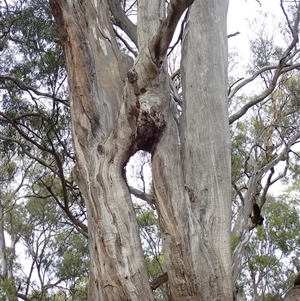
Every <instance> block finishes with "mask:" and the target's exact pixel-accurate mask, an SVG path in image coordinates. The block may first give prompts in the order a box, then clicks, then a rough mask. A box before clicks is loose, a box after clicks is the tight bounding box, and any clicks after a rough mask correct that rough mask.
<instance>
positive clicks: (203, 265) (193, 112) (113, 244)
mask: <svg viewBox="0 0 300 301" xmlns="http://www.w3.org/2000/svg"><path fill="white" fill-rule="evenodd" d="M192 2H193V1H179V0H178V1H171V2H170V4H169V9H168V12H167V14H166V13H165V7H164V2H162V1H160V0H152V1H138V22H137V41H138V47H139V55H138V57H137V60H136V62H135V63H134V65H133V62H132V60H131V59H130V58H128V57H126V56H124V55H122V54H121V53H120V51H119V50H118V47H117V44H116V41H115V39H114V37H113V29H112V26H111V23H110V20H109V11H108V2H107V1H92V0H87V1H84V2H82V1H76V0H68V1H65V0H50V3H51V6H52V9H53V12H54V15H55V18H56V21H57V24H58V26H59V28H60V35H61V41H62V44H63V47H64V51H65V55H66V62H67V69H68V80H69V90H70V107H71V117H72V130H73V140H74V146H75V150H76V158H77V164H76V167H75V168H74V178H75V180H76V182H77V183H78V186H79V188H80V190H81V192H82V193H83V195H84V197H85V200H86V206H87V212H88V226H89V246H90V257H91V266H90V283H89V300H143V301H144V300H154V299H153V295H152V290H151V286H150V283H149V280H148V276H147V272H146V267H145V264H144V260H143V254H142V248H141V242H140V238H139V231H138V226H137V221H136V217H135V213H134V209H133V206H132V202H131V198H130V188H129V187H128V186H127V183H126V180H125V178H124V177H123V169H124V166H125V165H126V163H127V161H128V160H129V158H130V157H131V156H132V155H133V154H134V153H135V152H136V151H138V150H146V151H149V152H151V154H152V158H153V170H152V173H153V184H154V193H155V200H156V202H155V206H156V208H157V212H158V216H159V226H160V229H161V232H162V239H163V248H164V256H165V261H166V266H167V273H168V279H169V284H170V290H171V298H172V300H181V301H182V300H190V301H191V300H208V299H210V300H231V299H232V289H231V266H230V262H231V258H230V201H231V199H230V143H229V137H230V135H229V125H228V116H227V108H226V104H227V101H226V98H227V91H226V85H227V33H226V26H225V24H226V13H227V6H228V3H227V1H221V2H220V1H216V0H215V1H209V2H208V1H204V0H196V1H195V2H194V4H193V6H192V9H191V14H190V20H189V25H188V27H187V31H186V37H185V42H184V52H183V63H182V74H183V82H184V87H183V89H184V105H183V115H182V122H181V127H180V128H179V127H178V123H177V121H176V119H175V118H174V116H173V112H174V108H173V104H172V102H171V99H170V84H169V75H168V73H167V71H166V69H167V68H166V51H167V48H168V45H169V43H170V41H171V38H172V35H173V33H174V30H175V27H176V24H177V22H178V20H179V19H180V16H181V15H182V13H183V12H184V10H185V9H186V8H187V7H188V6H189V5H190V4H191V3H192ZM165 15H166V16H165ZM208 49H211V51H209V50H208ZM195 66H197V68H195ZM179 137H180V144H179V143H178V139H179Z"/></svg>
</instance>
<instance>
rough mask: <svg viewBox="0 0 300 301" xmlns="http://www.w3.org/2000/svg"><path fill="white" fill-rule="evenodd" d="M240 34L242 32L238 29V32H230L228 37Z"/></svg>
mask: <svg viewBox="0 0 300 301" xmlns="http://www.w3.org/2000/svg"><path fill="white" fill-rule="evenodd" d="M238 34H240V32H239V31H237V32H235V33H231V34H229V35H228V36H227V38H228V39H229V38H232V37H235V36H237V35H238Z"/></svg>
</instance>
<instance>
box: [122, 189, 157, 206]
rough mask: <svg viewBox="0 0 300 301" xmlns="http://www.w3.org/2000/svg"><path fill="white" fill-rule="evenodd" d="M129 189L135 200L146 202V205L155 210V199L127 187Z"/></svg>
mask: <svg viewBox="0 0 300 301" xmlns="http://www.w3.org/2000/svg"><path fill="white" fill-rule="evenodd" d="M128 187H129V191H130V193H131V194H133V195H134V196H136V197H137V198H139V199H141V200H143V201H146V202H147V204H148V205H149V206H150V207H151V208H152V209H153V210H155V199H154V197H153V196H152V195H151V194H147V193H144V192H142V191H140V190H138V189H135V188H133V187H131V186H128Z"/></svg>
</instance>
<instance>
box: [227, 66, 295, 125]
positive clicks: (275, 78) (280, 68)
mask: <svg viewBox="0 0 300 301" xmlns="http://www.w3.org/2000/svg"><path fill="white" fill-rule="evenodd" d="M281 65H282V63H281V62H280V63H279V65H278V66H275V65H272V66H266V67H264V68H262V69H260V70H258V71H257V72H255V73H254V74H253V75H252V76H251V77H249V78H247V79H245V80H244V81H243V82H241V83H240V84H239V85H237V86H236V87H235V89H233V90H232V92H231V93H230V95H229V97H228V98H229V100H231V98H232V97H233V96H234V95H235V94H236V93H237V91H239V90H240V89H241V88H242V87H243V86H245V85H246V84H248V83H250V82H251V81H253V80H254V79H255V78H256V77H257V76H259V75H260V74H262V73H263V72H266V71H269V70H274V69H276V71H275V74H274V76H273V79H272V81H271V83H270V85H269V87H268V88H267V89H266V90H265V91H264V92H263V93H261V94H260V95H259V96H257V97H255V98H254V99H253V100H251V101H249V102H248V103H246V104H245V105H244V106H243V107H242V108H241V109H240V110H239V111H238V112H236V113H235V114H233V115H231V116H230V117H229V124H232V123H233V122H235V121H236V120H238V119H239V118H240V117H242V116H243V115H245V114H246V112H247V111H248V110H249V109H250V108H251V107H253V106H254V105H256V104H257V103H259V102H261V101H262V100H264V99H265V98H266V97H267V96H269V95H270V94H271V93H272V92H273V91H274V89H275V87H276V84H277V81H278V78H279V76H280V75H282V74H283V73H286V72H288V71H291V70H293V69H297V68H300V63H297V64H294V65H291V66H287V67H283V66H281Z"/></svg>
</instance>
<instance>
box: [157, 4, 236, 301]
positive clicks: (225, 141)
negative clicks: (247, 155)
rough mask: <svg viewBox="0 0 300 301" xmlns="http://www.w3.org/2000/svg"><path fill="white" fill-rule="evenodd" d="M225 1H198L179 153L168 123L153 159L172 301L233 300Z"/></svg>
mask: <svg viewBox="0 0 300 301" xmlns="http://www.w3.org/2000/svg"><path fill="white" fill-rule="evenodd" d="M227 5H228V3H227V1H201V0H199V1H195V2H194V4H193V5H192V7H191V11H190V16H189V20H188V25H187V30H186V34H185V38H184V45H183V52H182V68H181V74H182V81H183V113H182V117H181V118H182V119H181V127H180V132H179V135H180V148H178V147H177V144H178V143H177V139H178V138H177V137H178V132H176V131H175V128H176V125H175V122H174V121H173V122H172V121H171V120H168V122H167V129H166V131H165V132H164V135H163V138H162V139H161V141H160V143H159V145H158V147H157V151H156V152H155V154H154V157H153V181H154V188H155V193H156V197H157V199H158V206H157V207H158V208H159V210H158V211H159V217H160V225H161V228H162V229H163V231H162V236H163V246H164V255H165V259H166V265H167V270H168V275H169V283H170V286H171V291H172V297H173V299H174V300H230V299H232V283H231V279H232V278H231V255H230V216H231V198H230V190H231V182H230V179H231V175H230V136H229V126H228V117H227V101H226V87H227V37H226V25H225V24H226V13H227Z"/></svg>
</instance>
